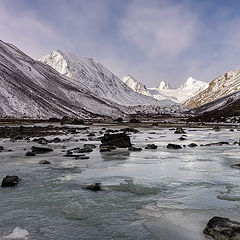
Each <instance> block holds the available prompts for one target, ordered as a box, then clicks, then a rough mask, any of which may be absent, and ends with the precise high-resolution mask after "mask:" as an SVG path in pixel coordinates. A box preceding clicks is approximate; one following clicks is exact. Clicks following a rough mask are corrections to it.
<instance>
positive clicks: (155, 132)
mask: <svg viewBox="0 0 240 240" xmlns="http://www.w3.org/2000/svg"><path fill="white" fill-rule="evenodd" d="M148 134H156V132H149V133H148Z"/></svg>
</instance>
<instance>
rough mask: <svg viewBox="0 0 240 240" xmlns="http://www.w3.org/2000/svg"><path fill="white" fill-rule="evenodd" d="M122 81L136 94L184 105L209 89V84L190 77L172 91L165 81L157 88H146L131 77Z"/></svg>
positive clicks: (126, 77)
mask: <svg viewBox="0 0 240 240" xmlns="http://www.w3.org/2000/svg"><path fill="white" fill-rule="evenodd" d="M122 81H123V82H124V83H125V84H127V85H128V86H129V87H130V88H132V89H133V90H134V91H135V92H138V93H141V94H144V95H147V96H151V97H153V98H155V99H157V100H171V101H173V102H175V103H176V104H179V103H183V102H185V101H186V100H187V99H189V98H191V97H193V96H195V95H196V94H198V93H199V92H201V91H203V90H204V89H206V88H207V87H208V83H206V82H203V81H199V80H196V79H194V78H192V77H189V78H188V79H187V81H186V82H185V83H183V84H182V85H181V86H180V87H179V88H177V89H172V88H171V87H170V85H169V84H168V83H166V82H165V81H160V82H159V84H158V85H157V86H156V87H155V88H146V87H145V85H143V84H142V83H140V82H139V81H137V80H136V79H134V78H133V77H131V76H130V75H128V76H125V77H123V79H122Z"/></svg>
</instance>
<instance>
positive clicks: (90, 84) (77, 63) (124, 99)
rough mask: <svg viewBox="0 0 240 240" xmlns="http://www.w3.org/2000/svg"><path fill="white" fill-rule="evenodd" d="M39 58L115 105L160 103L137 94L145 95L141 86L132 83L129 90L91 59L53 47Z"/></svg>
mask: <svg viewBox="0 0 240 240" xmlns="http://www.w3.org/2000/svg"><path fill="white" fill-rule="evenodd" d="M39 61H41V62H43V63H46V64H48V65H50V66H51V67H53V68H54V69H55V70H57V71H58V72H59V73H60V74H63V75H64V76H67V77H69V78H70V80H71V82H72V83H73V84H75V85H76V86H78V85H79V84H80V85H84V86H85V87H86V88H87V89H89V91H91V92H92V93H94V94H96V95H97V96H99V97H101V98H103V99H105V100H110V101H112V102H114V103H116V104H119V105H122V106H136V105H143V104H144V105H148V104H152V105H161V103H160V102H159V101H157V100H156V99H153V98H149V97H147V96H143V95H142V94H139V93H138V92H141V93H143V94H145V95H148V93H147V91H146V87H145V86H144V85H141V84H140V83H136V84H135V85H134V87H135V88H136V91H133V90H132V89H131V88H129V87H128V86H126V84H125V83H124V82H123V81H121V80H120V79H119V78H118V77H117V76H116V75H114V74H113V73H112V72H111V71H109V70H108V69H107V68H106V67H104V66H103V65H102V64H101V63H98V62H96V61H95V60H93V59H91V58H85V57H79V56H76V55H74V54H71V53H67V52H64V51H60V50H56V51H53V52H52V53H50V54H48V55H46V56H44V57H42V58H40V59H39ZM132 79H133V78H132ZM133 81H134V80H133ZM130 82H131V83H133V82H132V81H130Z"/></svg>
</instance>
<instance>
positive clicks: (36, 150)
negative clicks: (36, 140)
mask: <svg viewBox="0 0 240 240" xmlns="http://www.w3.org/2000/svg"><path fill="white" fill-rule="evenodd" d="M31 149H32V151H33V152H34V153H35V154H43V153H48V152H52V151H53V149H51V148H42V147H35V146H33V147H32V148H31Z"/></svg>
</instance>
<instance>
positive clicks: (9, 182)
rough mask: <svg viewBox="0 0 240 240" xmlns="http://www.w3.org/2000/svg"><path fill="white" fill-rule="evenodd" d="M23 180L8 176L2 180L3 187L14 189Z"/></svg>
mask: <svg viewBox="0 0 240 240" xmlns="http://www.w3.org/2000/svg"><path fill="white" fill-rule="evenodd" d="M20 180H21V179H20V178H19V177H18V176H8V175H7V176H6V177H5V178H4V179H3V180H2V184H1V187H14V186H16V185H17V184H18V183H19V181H20Z"/></svg>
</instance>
